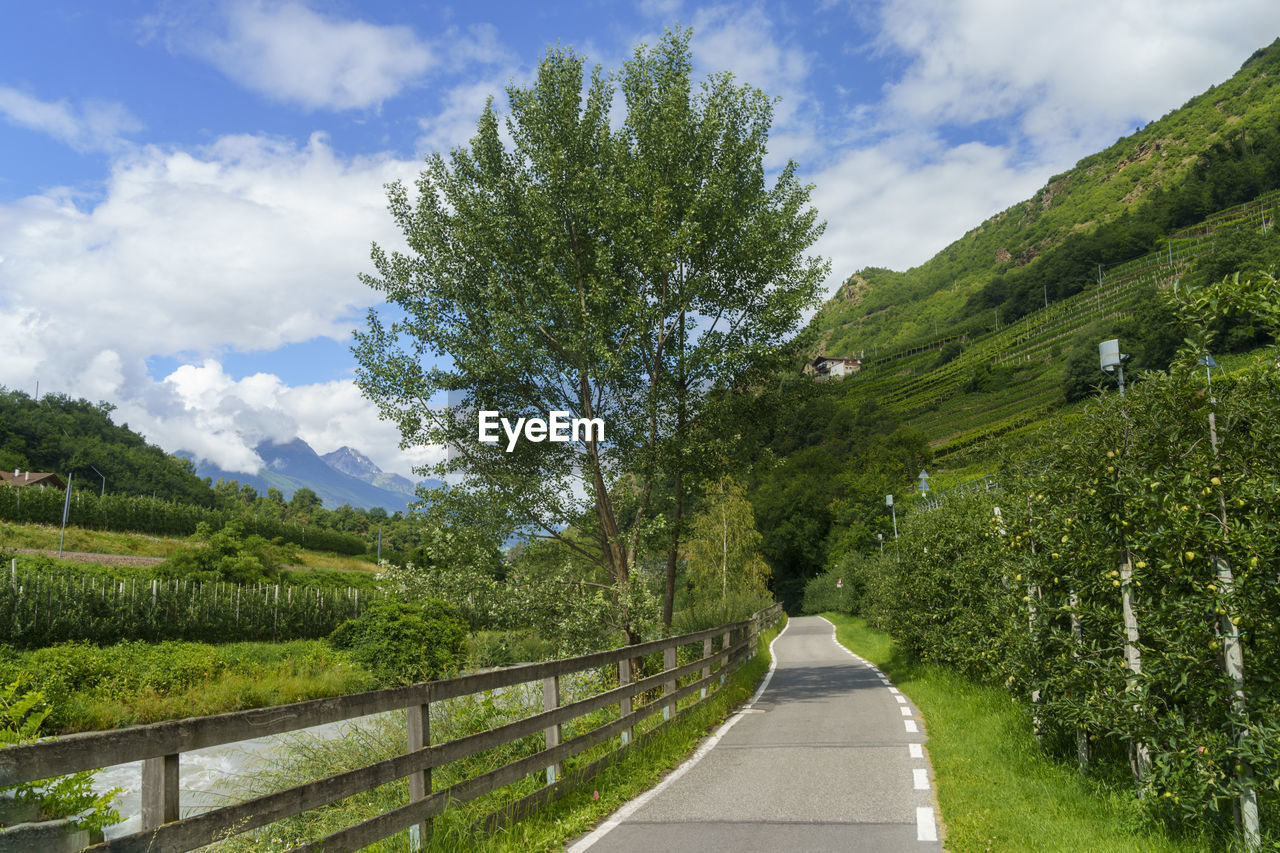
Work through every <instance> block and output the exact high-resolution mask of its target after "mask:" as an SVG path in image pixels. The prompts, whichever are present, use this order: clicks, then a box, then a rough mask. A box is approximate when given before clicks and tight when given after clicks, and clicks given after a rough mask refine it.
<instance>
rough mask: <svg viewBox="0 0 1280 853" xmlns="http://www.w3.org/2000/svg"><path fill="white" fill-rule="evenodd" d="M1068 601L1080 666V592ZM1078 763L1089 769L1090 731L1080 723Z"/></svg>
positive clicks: (1076, 655)
mask: <svg viewBox="0 0 1280 853" xmlns="http://www.w3.org/2000/svg"><path fill="white" fill-rule="evenodd" d="M1067 601H1068V603H1069V604H1070V605H1071V636H1072V637H1074V638H1075V649H1074V650H1073V651H1072V652H1071V657H1072V659H1074V660H1075V661H1077V666H1079V660H1080V647H1081V646H1083V645H1084V628H1083V626H1081V624H1080V593H1078V592H1076V591H1075V590H1074V589H1073V590H1071V592H1070V594H1069V596H1068V598H1067ZM1076 763H1077V764H1079V765H1080V772H1082V773H1083V772H1084V771H1086V770H1088V769H1089V732H1088V731H1087V730H1086V729H1085V727H1084V726H1082V725H1080V724H1079V723H1077V724H1076Z"/></svg>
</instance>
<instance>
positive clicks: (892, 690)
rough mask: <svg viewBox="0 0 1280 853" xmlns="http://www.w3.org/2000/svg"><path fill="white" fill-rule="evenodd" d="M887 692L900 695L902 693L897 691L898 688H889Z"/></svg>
mask: <svg viewBox="0 0 1280 853" xmlns="http://www.w3.org/2000/svg"><path fill="white" fill-rule="evenodd" d="M889 692H890V693H901V692H902V691H901V690H899V689H898V688H896V687H890V688H889Z"/></svg>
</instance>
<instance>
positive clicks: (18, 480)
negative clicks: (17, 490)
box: [0, 468, 67, 492]
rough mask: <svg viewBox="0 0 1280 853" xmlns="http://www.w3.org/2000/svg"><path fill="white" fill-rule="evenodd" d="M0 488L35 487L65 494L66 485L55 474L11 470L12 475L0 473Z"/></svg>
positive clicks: (4, 472)
mask: <svg viewBox="0 0 1280 853" xmlns="http://www.w3.org/2000/svg"><path fill="white" fill-rule="evenodd" d="M0 486H23V487H29V486H35V487H37V488H41V489H57V490H58V491H61V492H65V491H66V490H67V484H66V483H64V482H62V478H61V477H59V476H58V475H57V474H45V473H40V472H38V471H21V470H19V469H17V468H14V469H13V473H12V474H10V473H9V472H8V471H0Z"/></svg>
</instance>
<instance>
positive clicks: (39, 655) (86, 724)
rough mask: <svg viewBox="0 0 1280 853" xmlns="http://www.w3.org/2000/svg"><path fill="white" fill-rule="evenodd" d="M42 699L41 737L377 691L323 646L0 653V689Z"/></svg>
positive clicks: (62, 647)
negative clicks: (45, 709) (47, 710)
mask: <svg viewBox="0 0 1280 853" xmlns="http://www.w3.org/2000/svg"><path fill="white" fill-rule="evenodd" d="M14 682H17V683H18V685H19V688H20V689H21V690H31V689H34V690H39V691H41V692H42V693H43V694H44V696H45V699H46V701H48V703H49V705H50V706H51V707H52V708H53V712H52V714H50V716H49V719H48V721H47V723H46V726H45V728H46V734H67V733H70V732H80V731H98V730H102V729H113V728H119V727H121V726H131V725H137V724H140V723H153V722H158V721H160V720H174V719H181V718H182V717H196V716H203V715H206V714H219V713H222V712H225V711H239V710H243V709H245V708H261V707H266V706H268V705H281V704H285V703H288V702H300V701H303V700H305V699H319V698H322V697H326V696H339V695H342V694H345V693H354V692H357V691H360V690H367V689H371V688H373V687H375V686H377V685H376V684H375V683H374V680H373V677H372V676H371V675H369V673H367V672H365V671H364V670H363V669H361V668H360V667H358V666H356V665H355V664H354V663H352V662H351V661H349V660H348V659H347V658H346V656H345V655H342V654H341V653H339V652H335V651H334V650H332V649H331V648H329V646H328V644H327V643H325V642H324V641H323V640H297V641H294V642H288V643H228V644H225V645H210V644H207V643H187V642H163V643H154V644H150V643H141V642H127V643H119V644H117V645H114V646H105V647H101V648H100V647H97V646H91V645H89V644H87V643H60V644H58V645H56V646H49V647H48V648H44V649H37V650H35V651H31V652H14V651H12V650H8V649H5V648H3V647H0V683H3V684H10V683H14Z"/></svg>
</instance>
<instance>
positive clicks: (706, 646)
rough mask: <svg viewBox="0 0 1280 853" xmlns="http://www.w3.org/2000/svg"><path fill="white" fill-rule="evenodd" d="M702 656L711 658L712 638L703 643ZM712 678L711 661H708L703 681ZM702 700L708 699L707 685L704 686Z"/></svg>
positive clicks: (704, 666)
mask: <svg viewBox="0 0 1280 853" xmlns="http://www.w3.org/2000/svg"><path fill="white" fill-rule="evenodd" d="M702 656H703V657H704V658H709V657H711V638H710V637H707V638H705V639H704V640H703V641H702ZM710 677H711V661H707V662H706V664H704V665H703V667H702V680H703V681H706V680H707V679H708V678H710ZM702 698H703V699H706V698H707V685H705V684H704V685H702Z"/></svg>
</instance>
